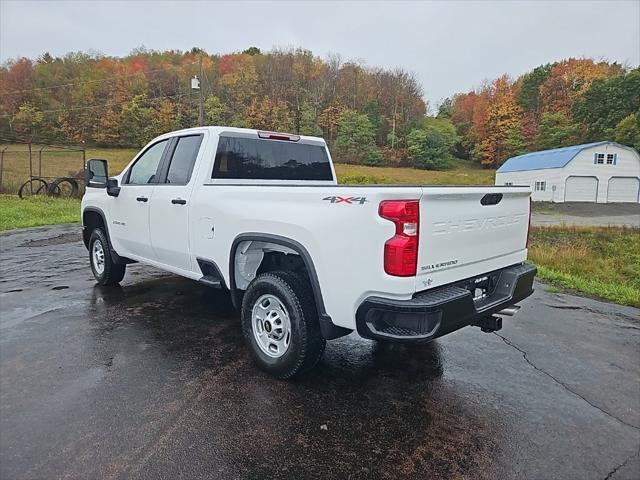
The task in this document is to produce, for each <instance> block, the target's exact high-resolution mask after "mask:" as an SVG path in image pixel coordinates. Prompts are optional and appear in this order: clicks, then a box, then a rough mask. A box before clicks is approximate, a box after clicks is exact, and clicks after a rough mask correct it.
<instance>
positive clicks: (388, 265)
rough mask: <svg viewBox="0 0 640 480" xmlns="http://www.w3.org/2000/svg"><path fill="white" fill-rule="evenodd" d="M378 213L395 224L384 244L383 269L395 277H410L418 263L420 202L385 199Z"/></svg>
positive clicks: (413, 274) (414, 272)
mask: <svg viewBox="0 0 640 480" xmlns="http://www.w3.org/2000/svg"><path fill="white" fill-rule="evenodd" d="M378 214H379V215H380V216H381V217H382V218H384V219H387V220H391V221H392V222H393V223H394V224H395V226H396V233H395V235H394V236H393V237H392V238H390V239H389V240H387V241H386V243H385V244H384V271H385V272H387V273H388V274H389V275H393V276H395V277H412V276H415V274H416V266H417V264H418V240H419V237H418V234H419V230H420V202H418V200H386V201H384V202H381V203H380V208H379V209H378Z"/></svg>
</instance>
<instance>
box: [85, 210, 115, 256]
mask: <svg viewBox="0 0 640 480" xmlns="http://www.w3.org/2000/svg"><path fill="white" fill-rule="evenodd" d="M96 227H102V228H104V233H105V234H106V235H107V238H109V227H108V226H107V219H106V217H105V214H104V212H103V211H102V210H101V209H100V208H97V207H86V208H85V209H84V210H83V211H82V240H83V241H84V246H85V247H87V248H89V239H90V238H91V231H92V230H93V229H94V228H96Z"/></svg>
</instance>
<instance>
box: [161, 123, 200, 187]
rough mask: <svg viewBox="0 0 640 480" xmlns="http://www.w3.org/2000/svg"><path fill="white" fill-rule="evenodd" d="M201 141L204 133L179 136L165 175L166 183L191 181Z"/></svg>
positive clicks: (173, 183) (177, 183)
mask: <svg viewBox="0 0 640 480" xmlns="http://www.w3.org/2000/svg"><path fill="white" fill-rule="evenodd" d="M201 143H202V134H199V135H187V136H183V137H178V138H177V140H176V144H175V147H174V149H173V153H172V155H171V160H170V161H169V168H168V170H167V174H166V177H165V176H164V175H163V178H164V183H170V184H172V185H186V184H187V183H189V180H190V179H191V173H192V172H193V166H194V165H195V163H196V158H197V157H198V151H199V150H200V144H201Z"/></svg>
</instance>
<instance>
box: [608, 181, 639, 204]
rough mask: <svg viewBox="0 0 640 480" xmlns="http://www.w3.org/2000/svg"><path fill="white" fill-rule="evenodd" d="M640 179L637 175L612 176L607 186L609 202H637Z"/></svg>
mask: <svg viewBox="0 0 640 480" xmlns="http://www.w3.org/2000/svg"><path fill="white" fill-rule="evenodd" d="M639 190H640V179H638V178H637V177H611V178H610V179H609V188H607V202H612V203H614V202H621V203H622V202H625V203H636V202H637V201H638V191H639Z"/></svg>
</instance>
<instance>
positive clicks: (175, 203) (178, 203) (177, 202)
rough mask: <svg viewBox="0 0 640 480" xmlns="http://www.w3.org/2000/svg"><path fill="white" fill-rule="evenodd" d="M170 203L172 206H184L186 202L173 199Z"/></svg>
mask: <svg viewBox="0 0 640 480" xmlns="http://www.w3.org/2000/svg"><path fill="white" fill-rule="evenodd" d="M171 203H173V204H174V205H186V204H187V201H186V200H183V199H181V198H174V199H173V200H171Z"/></svg>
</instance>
